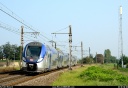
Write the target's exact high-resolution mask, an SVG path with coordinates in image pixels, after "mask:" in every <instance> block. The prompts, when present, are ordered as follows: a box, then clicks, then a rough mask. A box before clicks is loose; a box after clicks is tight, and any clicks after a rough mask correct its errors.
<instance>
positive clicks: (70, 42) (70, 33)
mask: <svg viewBox="0 0 128 88" xmlns="http://www.w3.org/2000/svg"><path fill="white" fill-rule="evenodd" d="M71 47H72V32H71V25H69V70H72V68H71V55H72V53H71Z"/></svg>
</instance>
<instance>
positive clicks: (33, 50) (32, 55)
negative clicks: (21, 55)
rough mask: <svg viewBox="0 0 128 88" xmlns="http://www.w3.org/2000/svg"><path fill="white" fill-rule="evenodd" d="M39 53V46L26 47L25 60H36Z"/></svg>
mask: <svg viewBox="0 0 128 88" xmlns="http://www.w3.org/2000/svg"><path fill="white" fill-rule="evenodd" d="M40 53H41V46H28V48H27V52H26V56H27V59H30V60H37V59H38V58H39V56H40Z"/></svg>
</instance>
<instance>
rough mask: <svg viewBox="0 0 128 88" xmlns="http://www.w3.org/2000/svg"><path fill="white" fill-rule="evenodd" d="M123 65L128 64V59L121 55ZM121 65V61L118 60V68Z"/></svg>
mask: <svg viewBox="0 0 128 88" xmlns="http://www.w3.org/2000/svg"><path fill="white" fill-rule="evenodd" d="M123 64H124V65H126V64H128V57H127V56H125V55H123ZM121 65H122V60H121V59H120V60H119V66H121Z"/></svg>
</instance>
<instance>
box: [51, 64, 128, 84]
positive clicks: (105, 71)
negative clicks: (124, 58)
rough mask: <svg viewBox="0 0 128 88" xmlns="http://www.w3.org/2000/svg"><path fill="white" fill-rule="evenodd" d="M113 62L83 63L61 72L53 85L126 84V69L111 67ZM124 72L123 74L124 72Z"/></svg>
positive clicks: (127, 79)
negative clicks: (83, 64)
mask: <svg viewBox="0 0 128 88" xmlns="http://www.w3.org/2000/svg"><path fill="white" fill-rule="evenodd" d="M113 68H114V64H103V65H99V64H98V65H94V66H91V65H85V66H84V67H81V68H79V69H75V70H72V71H68V72H65V73H62V74H61V76H60V77H59V78H58V79H57V80H56V81H55V82H54V83H53V84H52V85H53V86H124V85H126V86H127V85H128V77H127V75H125V74H127V71H126V72H125V71H124V70H123V73H122V70H121V71H120V70H118V69H113ZM124 73H125V74H124Z"/></svg>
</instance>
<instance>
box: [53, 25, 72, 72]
mask: <svg viewBox="0 0 128 88" xmlns="http://www.w3.org/2000/svg"><path fill="white" fill-rule="evenodd" d="M51 34H68V35H69V70H72V68H71V56H72V53H71V52H72V50H71V49H72V30H71V25H69V33H51Z"/></svg>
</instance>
